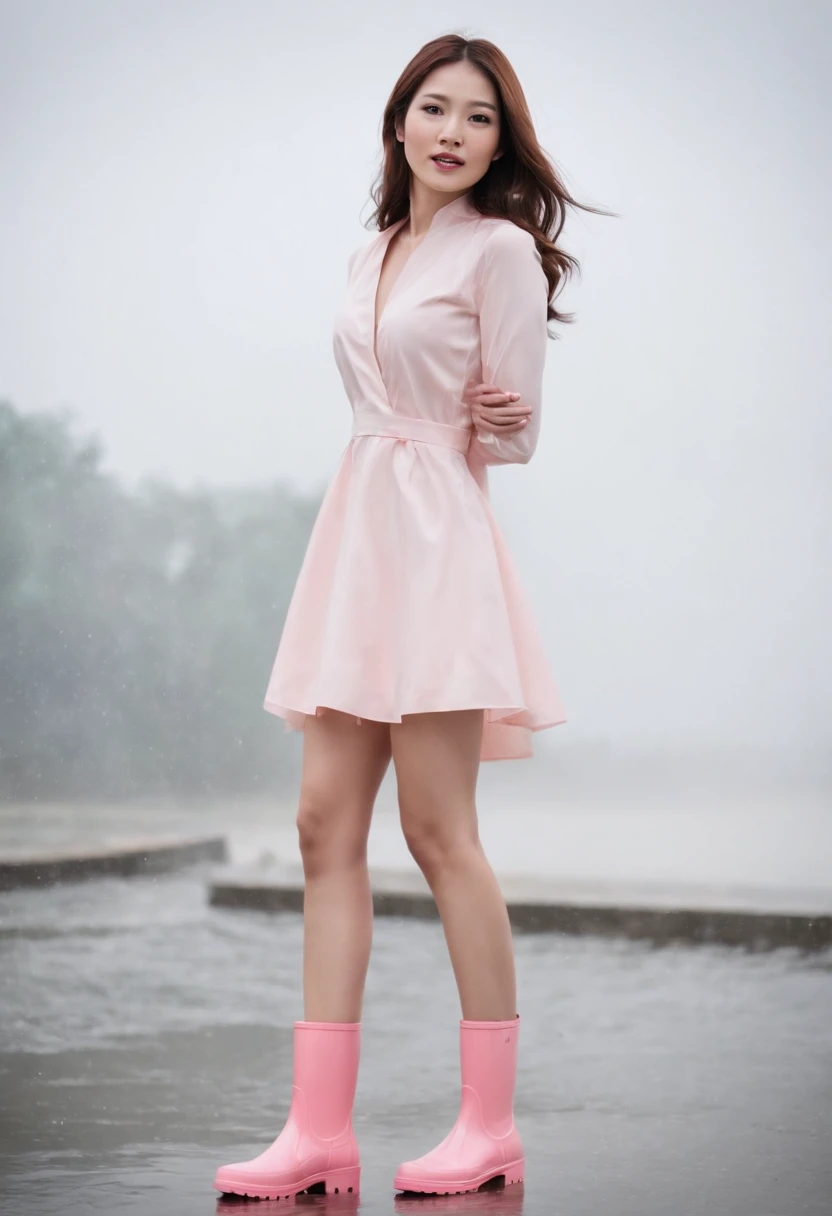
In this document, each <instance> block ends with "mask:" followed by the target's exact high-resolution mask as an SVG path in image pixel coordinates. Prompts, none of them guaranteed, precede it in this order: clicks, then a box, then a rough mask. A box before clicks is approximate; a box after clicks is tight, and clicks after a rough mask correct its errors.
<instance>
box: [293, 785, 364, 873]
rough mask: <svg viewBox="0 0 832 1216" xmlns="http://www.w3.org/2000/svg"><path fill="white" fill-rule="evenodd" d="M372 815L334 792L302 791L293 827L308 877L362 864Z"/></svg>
mask: <svg viewBox="0 0 832 1216" xmlns="http://www.w3.org/2000/svg"><path fill="white" fill-rule="evenodd" d="M371 813H372V808H369V810H368V809H367V808H364V807H359V806H356V805H353V804H352V803H351V802H350V801H349V800H347V799H345V798H344V795H343V793H338V792H337V791H335V790H332V791H326V790H312V789H302V790H301V794H300V799H299V802H298V814H297V820H296V824H297V830H298V844H299V846H300V854H301V858H302V860H303V866H304V870H305V871H306V873H307V875H309V874H310V873H321V872H324V871H327V870H332V869H339V868H343V867H344V866H345V865H352V864H355V862H357V861H361V860H362V859H363V858H364V857H365V856H366V850H367V834H368V828H369V817H370V814H371Z"/></svg>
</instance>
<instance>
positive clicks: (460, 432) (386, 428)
mask: <svg viewBox="0 0 832 1216" xmlns="http://www.w3.org/2000/svg"><path fill="white" fill-rule="evenodd" d="M472 430H473V428H472V427H470V426H449V425H448V424H447V423H446V422H434V421H432V419H430V418H409V417H407V415H406V414H387V413H381V412H380V411H377V410H372V411H371V410H366V409H362V410H360V412H359V414H356V415H355V416H354V417H353V424H352V433H353V436H355V435H384V436H386V437H387V438H388V439H415V440H416V441H417V443H437V444H439V445H440V446H441V447H445V448H455V449H456V451H457V452H467V451H468V444H469V442H470V439H471V432H472Z"/></svg>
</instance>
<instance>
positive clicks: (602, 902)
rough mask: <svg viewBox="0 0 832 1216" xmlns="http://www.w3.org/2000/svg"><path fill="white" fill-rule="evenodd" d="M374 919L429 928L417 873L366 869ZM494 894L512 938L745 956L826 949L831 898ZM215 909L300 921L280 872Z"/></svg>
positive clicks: (672, 891) (528, 883) (509, 885)
mask: <svg viewBox="0 0 832 1216" xmlns="http://www.w3.org/2000/svg"><path fill="white" fill-rule="evenodd" d="M370 879H371V884H372V887H373V908H374V911H375V913H376V915H377V916H392V917H398V918H416V919H420V920H435V919H437V918H438V913H437V909H436V904H435V902H434V899H433V896H432V895H431V893H430V890H429V889H428V887H427V884H426V883H425V881H424V879H423V878H422V876H421V874H419V873H418V872H417V873H412V872H411V871H408V870H400V871H395V870H375V871H372V870H371V874H370ZM500 888H501V890H502V892H503V895H504V896H505V898H506V903H507V905H508V910H509V917H510V919H511V923H512V926H513V928H514V929H516V930H517V931H519V932H525V933H566V934H571V935H575V936H584V935H587V936H600V937H622V938H630V939H633V940H640V941H648V942H652V943H654V944H656V945H667V944H670V943H673V942H688V943H693V944H704V943H720V944H722V945H728V946H741V947H743V948H745V949H751V950H773V949H777V948H778V947H781V946H792V947H797V948H798V949H800V950H804V951H818V950H824V949H827V948H828V947H830V946H832V892H823V891H821V892H812V891H785V890H778V889H765V888H764V889H754V888H747V887H746V888H739V887H731V888H722V889H720V888H707V887H706V888H703V887H693V886H690V887H681V886H679V887H675V888H674V887H668V886H663V885H658V884H653V885H651V884H625V883H609V884H602V883H591V882H583V883H582V882H577V881H559V880H556V879H553V878H541V877H538V876H531V875H530V876H525V875H516V874H515V875H504V876H502V877H501V878H500ZM209 902H210V903H211V905H213V906H214V907H218V908H239V909H248V910H253V911H258V912H285V911H290V912H302V911H303V876H302V873H300V872H299V871H298V870H296V869H294V868H290V867H283V868H281V869H280V870H275V871H270V872H268V873H267V874H265V875H260V876H258V875H256V874H252V873H250V872H249V873H245V874H228V875H225V876H219V877H217V878H216V879H215V880H214V882H213V883H212V884H211V886H210V890H209Z"/></svg>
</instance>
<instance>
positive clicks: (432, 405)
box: [265, 194, 566, 760]
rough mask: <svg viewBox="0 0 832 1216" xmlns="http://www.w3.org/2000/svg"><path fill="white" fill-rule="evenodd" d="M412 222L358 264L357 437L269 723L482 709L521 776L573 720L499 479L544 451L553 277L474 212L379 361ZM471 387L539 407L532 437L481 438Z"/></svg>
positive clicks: (392, 329) (399, 308) (345, 367)
mask: <svg viewBox="0 0 832 1216" xmlns="http://www.w3.org/2000/svg"><path fill="white" fill-rule="evenodd" d="M404 222H405V221H404V220H400V221H399V222H398V223H396V224H393V225H392V226H391V227H389V228H387V229H386V230H385V231H384V232H379V233H377V234H375V235H374V236H373V237H372V239H371V240H369V241H368V242H366V243H365V244H364V245H362V246H361V247H360V248H359V249H357V250H355V251H354V252H353V254H352V255H351V257H350V260H349V272H348V287H347V292H346V298H345V300H344V302H343V306H342V308H341V310H340V312H339V313H338V316H337V318H336V323H335V333H334V350H335V360H336V363H337V365H338V369H339V371H340V373H341V378H342V380H343V382H344V387H345V389H346V392H347V396H348V398H349V401H350V405H351V406H352V412H353V428H352V436H351V438H350V441H349V443H348V445H347V448H346V450H345V451H344V453H343V455H342V457H341V459H340V462H339V464H338V467H337V469H336V472H335V475H334V477H333V480H332V482H331V484H330V486H329V488H328V490H327V492H326V494H325V496H324V499H323V502H322V504H321V507H320V511H319V513H318V516H317V519H316V521H315V524H314V527H313V529H312V534H311V536H310V539H309V545H308V548H307V551H306V555H305V558H304V561H303V565H302V567H301V571H300V574H299V575H298V579H297V583H296V585H295V589H294V593H293V596H292V600H291V603H290V606H289V610H288V613H287V616H286V621H285V624H284V626H283V632H282V635H281V638H280V644H279V647H278V651H277V657H276V659H275V663H274V668H273V670H272V673H271V678H270V680H269V684H268V689H267V692H266V699H265V708H266V709H267V710H268V711H269V712H270V713H273V714H277V715H279V716H280V717H282V718H284V719H285V721H286V726H287V728H291V729H294V730H302V729H303V725H304V721H305V717H306V715H308V714H316V713H319V712H323V710H324V709H325V708H332V709H337V710H342V711H343V712H344V713H348V714H353V715H355V716H356V718H357V719H359V720H362V719H365V718H366V719H375V720H377V721H380V722H400V721H401V719H402V715H403V714H414V713H425V712H428V711H436V710H457V709H474V708H477V709H484V710H485V715H484V727H483V738H482V750H481V759H482V760H502V759H521V758H525V757H528V756H531V755H532V754H533V749H532V736H531V732H532V731H538V730H544V729H545V728H546V727H550V726H556V725H558V724H559V723H561V722H565V721H566V718H565V716H564V710H563V706H562V704H561V700H560V697H559V695H558V690H557V688H556V685H555V681H554V679H553V677H552V674H551V671H550V669H549V664H548V662H547V659H546V655H545V653H544V649H543V645H542V643H541V638H540V635H539V633H538V629H537V626H536V623H535V620H534V617H533V613H532V611H531V609H530V606H529V603H528V602H527V598H526V595H525V593H524V590H523V588H522V586H521V583H520V580H519V578H518V574H517V571H516V568H515V566H514V563H513V560H512V557H511V554H510V553H509V550H508V547H507V545H506V542H505V540H504V538H503V536H502V534H501V532H500V529H499V526H498V524H497V522H496V519H495V517H494V515H493V513H492V509H491V505H490V502H489V498H488V482H487V474H486V466H487V465H489V464H525V463H526V462H527V461H528V460H529V459H530V457H531V455H532V453H533V452H534V449H535V446H536V444H537V439H538V435H539V433H540V415H541V388H542V378H543V365H544V361H545V357H546V350H547V342H548V339H547V336H546V323H547V321H546V304H547V283H546V277H545V275H544V273H543V270H542V267H541V265H540V257H539V254H538V252H537V249H536V246H535V243H534V240H533V238H532V237H531V236H530V235H529V233H527V232H525V231H524V230H523V229H522V228H518V227H517V225H516V224H513V223H511V221H510V220H503V219H487V218H484V217H483V216H481V215H480V214H479V212H478V211H477V210H476V209H475V207H474V206H473V204H472V202H471V200H470V195H467V194H466V195H463V196H462V197H460V198H458V199H455V200H454V201H453V202H452V203H448V204H446V205H445V206H444V207H442V208H441V209H440V210H439V211H438V212H437V213H436V215H435V216H434V217H433V221H432V223H431V225H430V228H429V230H428V232H427V234H426V235H425V237H424V238H423V239H422V241H421V242H420V244H419V245H418V246H417V247H416V249H415V250H414V251H413V253H412V254H411V255H410V257H409V258H408V260H407V262H406V263H405V265H404V268H403V269H402V271H401V273H400V275H399V277H398V279H396V281H395V282H394V285H393V287H392V290H391V292H390V294H389V297H388V301H387V304H386V306H385V308H384V312H383V315H382V317H381V319H380V323H379V327H378V334H377V337H376V342H375V344H374V341H373V337H374V333H373V331H374V328H375V298H376V288H377V286H378V280H379V274H380V271H381V263H382V258H383V257H384V251H385V249H386V247H387V244H388V242H389V240H390V238H391V237H392V236H393V234H394V233H395V232H396V231H397V229H398V228H400V227H401V226H402V224H403V223H404ZM374 345H375V346H376V348H377V350H374ZM470 378H474V379H475V380H476V381H477V382H481V381H487V382H491V383H494V384H498V385H499V386H500V387H501V388H502V389H504V390H505V391H513V392H518V393H519V394H520V401H521V402H525V403H526V404H528V405H530V406H531V407H532V411H533V412H532V416H531V421H530V422H529V423H527V425H526V428H525V430H524V431H523V432H522V433H521V434H518V435H515V436H512V437H505V438H501V437H497V436H494V435H491V434H488V433H486V432H482V433H481V434H479V435H477V434H474V433H473V431H472V425H471V412H470V410H469V408H468V407H467V406H466V404H465V403H464V401H463V400H462V393H463V389H464V386H465V384H466V382H467V381H468V380H469V379H470Z"/></svg>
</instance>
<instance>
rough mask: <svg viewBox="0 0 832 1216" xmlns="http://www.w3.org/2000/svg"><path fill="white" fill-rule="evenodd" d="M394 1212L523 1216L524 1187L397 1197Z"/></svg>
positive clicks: (520, 1185) (401, 1215)
mask: <svg viewBox="0 0 832 1216" xmlns="http://www.w3.org/2000/svg"><path fill="white" fill-rule="evenodd" d="M393 1203H394V1207H393V1210H394V1211H395V1212H396V1213H397V1214H398V1216H403V1214H404V1213H407V1214H408V1216H418V1213H420V1212H436V1213H445V1212H447V1213H448V1214H449V1216H450V1213H452V1212H471V1213H474V1214H475V1216H481V1214H484V1213H488V1216H521V1214H522V1211H523V1184H522V1182H521V1183H518V1184H517V1185H516V1186H507V1187H499V1188H489V1189H485V1190H481V1191H472V1192H469V1193H468V1194H465V1195H407V1194H404V1195H397V1196H396V1198H395V1199H394V1201H393Z"/></svg>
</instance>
